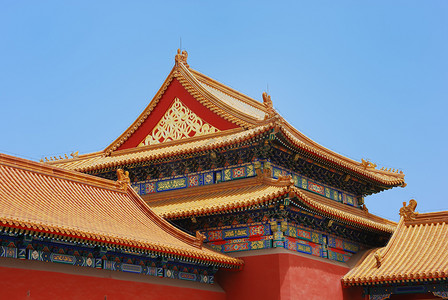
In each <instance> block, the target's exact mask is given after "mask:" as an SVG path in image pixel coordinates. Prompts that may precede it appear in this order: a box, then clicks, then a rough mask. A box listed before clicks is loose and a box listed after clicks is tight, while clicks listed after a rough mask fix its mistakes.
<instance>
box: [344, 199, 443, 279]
mask: <svg viewBox="0 0 448 300" xmlns="http://www.w3.org/2000/svg"><path fill="white" fill-rule="evenodd" d="M416 205H417V203H416V202H415V200H411V201H410V205H409V206H407V207H405V206H404V207H403V208H402V209H401V210H400V214H401V215H402V217H401V219H400V222H399V224H398V227H397V230H396V231H395V233H394V234H393V235H392V237H391V239H390V240H389V242H388V244H387V245H386V246H385V247H382V248H376V249H372V250H370V251H369V252H367V253H366V254H365V258H364V259H361V260H360V263H359V264H358V265H357V266H355V267H354V268H353V269H352V270H351V271H350V272H348V273H347V274H346V275H345V276H344V277H343V278H342V282H343V283H344V284H345V285H372V284H385V283H397V282H398V283H404V282H422V281H425V282H427V281H433V280H440V279H444V280H446V279H447V275H448V252H447V251H446V250H447V249H448V211H444V212H434V213H424V214H418V213H415V212H414V209H415V206H416Z"/></svg>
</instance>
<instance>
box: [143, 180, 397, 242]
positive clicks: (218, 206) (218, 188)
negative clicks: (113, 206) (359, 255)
mask: <svg viewBox="0 0 448 300" xmlns="http://www.w3.org/2000/svg"><path fill="white" fill-rule="evenodd" d="M285 195H286V196H288V197H289V199H290V200H291V201H292V202H294V203H296V204H298V205H299V206H300V207H304V208H306V209H309V210H311V211H314V212H317V213H318V214H321V215H325V216H328V217H330V218H334V219H336V220H340V221H342V222H344V223H347V224H351V225H355V226H358V227H359V226H361V227H364V228H370V229H375V230H379V231H384V232H389V233H391V232H393V231H394V229H395V226H396V223H394V222H391V221H388V220H386V219H382V218H380V217H377V216H374V215H372V214H370V213H368V212H367V211H364V210H361V209H358V208H354V207H351V206H348V205H345V204H342V203H338V202H336V201H334V200H330V199H327V198H325V197H322V196H320V195H317V194H314V193H312V192H308V191H305V190H302V189H299V188H297V187H295V186H294V182H293V181H292V180H291V179H290V177H282V178H279V179H277V180H276V179H273V178H269V177H266V175H258V176H257V177H253V178H248V179H240V180H236V181H230V182H225V183H220V184H217V185H215V186H214V187H213V189H211V188H210V187H209V186H204V187H195V188H190V189H187V190H178V191H171V192H164V193H159V194H148V195H145V196H143V199H144V200H145V201H146V202H147V203H148V204H149V206H151V208H152V209H153V210H154V212H156V213H157V214H159V215H160V216H162V217H164V218H167V219H174V218H183V217H189V216H200V215H213V214H217V213H220V212H223V211H226V212H227V211H233V210H241V209H249V208H257V207H260V206H262V205H265V204H270V203H272V202H274V201H275V200H277V199H278V198H280V197H282V196H285Z"/></svg>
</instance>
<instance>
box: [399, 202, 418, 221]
mask: <svg viewBox="0 0 448 300" xmlns="http://www.w3.org/2000/svg"><path fill="white" fill-rule="evenodd" d="M416 207H417V201H415V200H414V199H411V200H409V204H408V205H406V202H403V207H402V208H400V216H402V217H403V218H404V220H405V221H412V220H415V217H417V215H418V212H416V211H415V208H416Z"/></svg>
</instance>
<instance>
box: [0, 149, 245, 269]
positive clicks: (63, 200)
mask: <svg viewBox="0 0 448 300" xmlns="http://www.w3.org/2000/svg"><path fill="white" fill-rule="evenodd" d="M0 199H1V201H0V225H1V226H4V227H10V228H17V229H23V230H30V231H32V232H35V233H37V234H40V233H43V234H53V235H61V236H66V237H69V238H78V239H86V240H89V241H90V242H93V243H110V244H114V245H116V246H118V247H131V248H137V249H136V250H139V251H141V250H145V251H150V252H162V253H166V254H170V255H174V256H178V257H185V258H191V259H196V260H202V261H208V262H211V263H214V264H217V265H223V266H230V267H231V266H240V265H241V264H242V261H240V260H238V259H235V258H231V257H228V256H226V255H223V254H220V253H217V252H214V251H212V250H209V249H207V248H205V247H202V242H201V241H199V240H198V239H197V238H196V237H192V236H190V235H188V234H186V233H184V232H182V231H180V230H178V229H176V228H174V227H173V226H172V225H170V224H169V223H168V222H166V221H165V220H163V219H162V218H160V217H159V216H157V215H156V214H155V213H154V212H152V211H151V209H150V208H149V207H148V206H147V205H146V204H145V203H144V202H143V200H142V199H141V198H140V197H139V196H138V195H137V194H136V193H135V192H134V191H133V190H132V188H130V187H129V186H125V187H124V188H123V187H121V188H120V185H119V183H118V182H115V181H110V180H105V179H101V178H97V177H94V176H90V175H85V174H82V173H78V172H73V171H68V170H64V169H60V168H55V167H50V166H48V165H44V164H41V163H35V162H31V161H27V160H24V159H20V158H16V157H12V156H8V155H4V154H0Z"/></svg>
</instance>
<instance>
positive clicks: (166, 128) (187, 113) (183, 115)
mask: <svg viewBox="0 0 448 300" xmlns="http://www.w3.org/2000/svg"><path fill="white" fill-rule="evenodd" d="M218 131H219V130H218V129H217V128H215V127H213V126H212V125H210V124H208V123H207V122H205V121H204V120H202V119H201V118H199V117H198V116H197V115H196V114H195V113H194V112H192V111H191V110H190V109H189V108H188V107H186V106H185V105H184V104H183V103H182V102H181V101H180V100H179V99H177V98H176V99H175V100H174V102H173V104H172V105H171V107H170V108H169V109H168V110H167V111H166V113H165V115H164V116H163V117H162V119H161V120H160V121H159V123H157V125H156V126H155V127H154V129H153V130H152V132H151V133H150V134H149V135H148V136H147V137H146V138H145V139H144V140H143V141H142V142H141V143H140V144H139V146H146V145H154V144H159V143H163V142H168V141H174V140H180V139H184V138H188V137H193V136H200V135H204V134H209V133H215V132H218Z"/></svg>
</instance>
